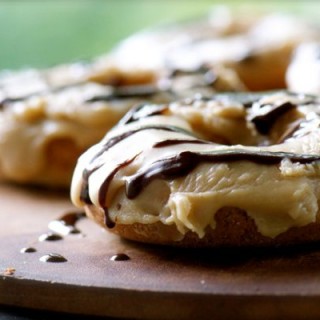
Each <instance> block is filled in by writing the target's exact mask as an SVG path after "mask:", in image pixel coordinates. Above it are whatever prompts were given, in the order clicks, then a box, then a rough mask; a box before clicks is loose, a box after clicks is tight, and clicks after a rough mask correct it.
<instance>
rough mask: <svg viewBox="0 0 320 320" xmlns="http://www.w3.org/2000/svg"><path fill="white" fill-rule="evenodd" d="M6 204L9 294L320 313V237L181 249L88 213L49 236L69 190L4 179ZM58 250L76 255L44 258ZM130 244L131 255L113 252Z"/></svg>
mask: <svg viewBox="0 0 320 320" xmlns="http://www.w3.org/2000/svg"><path fill="white" fill-rule="evenodd" d="M0 209H1V211H0V304H5V305H12V306H21V307H29V308H35V309H43V310H50V311H62V312H70V313H79V314H87V315H103V316H110V317H123V318H136V319H161V318H163V319H200V318H201V319H203V318H209V319H213V318H215V319H216V318H217V319H290V318H292V319H308V318H309V319H311V318H314V319H319V318H320V245H319V244H314V245H312V246H304V247H299V248H287V249H273V250H264V249H260V250H239V249H238V250H182V249H173V248H166V247H156V246H147V245H141V244H136V243H132V242H127V241H123V240H121V239H120V238H118V237H117V236H114V235H111V234H109V233H107V232H105V231H103V230H102V229H101V228H100V227H98V226H97V225H95V224H94V223H93V222H91V221H89V220H88V219H86V218H83V219H81V220H79V221H78V223H77V225H76V226H77V228H78V229H79V230H80V233H77V234H68V235H65V236H64V237H62V239H60V240H56V241H39V237H40V236H41V235H43V234H47V233H48V223H49V222H50V221H53V220H55V219H57V218H59V217H61V216H62V215H64V214H65V213H67V212H71V211H74V209H75V208H73V206H72V205H71V203H70V202H69V198H68V194H63V193H50V192H48V191H42V190H37V189H32V190H26V189H24V188H19V187H16V186H9V185H0ZM26 247H33V248H34V249H36V251H35V252H31V253H21V252H20V250H21V249H22V248H26ZM50 253H57V254H60V255H62V256H63V257H64V258H65V259H66V260H67V261H65V262H60V263H58V262H56V263H54V262H43V261H41V258H42V259H43V257H44V256H46V255H47V254H50ZM120 253H121V254H126V255H127V256H128V257H130V259H129V260H126V261H113V260H112V259H111V258H112V257H113V256H114V255H116V254H120Z"/></svg>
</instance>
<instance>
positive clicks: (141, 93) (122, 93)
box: [85, 85, 161, 103]
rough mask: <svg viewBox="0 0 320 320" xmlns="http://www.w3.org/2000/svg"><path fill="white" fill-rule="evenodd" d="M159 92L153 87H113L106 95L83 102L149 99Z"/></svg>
mask: <svg viewBox="0 0 320 320" xmlns="http://www.w3.org/2000/svg"><path fill="white" fill-rule="evenodd" d="M160 92H161V90H160V89H159V88H158V87H156V86H154V85H131V86H119V87H113V88H112V90H111V91H110V93H108V94H105V95H97V96H94V97H92V98H90V99H87V100H86V101H85V102H88V103H91V102H98V101H111V100H113V99H117V98H139V97H150V96H153V95H155V94H157V93H160Z"/></svg>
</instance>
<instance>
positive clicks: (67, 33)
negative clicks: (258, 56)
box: [0, 0, 320, 69]
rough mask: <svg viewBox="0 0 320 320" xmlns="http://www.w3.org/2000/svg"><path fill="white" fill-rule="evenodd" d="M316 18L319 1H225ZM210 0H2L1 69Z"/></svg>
mask: <svg viewBox="0 0 320 320" xmlns="http://www.w3.org/2000/svg"><path fill="white" fill-rule="evenodd" d="M223 3H227V4H229V5H230V6H231V7H232V8H235V9H236V8H238V7H250V8H251V7H255V8H257V9H258V10H281V11H293V12H294V13H298V14H302V15H305V16H307V17H310V18H311V19H319V17H320V4H319V2H318V1H316V0H315V1H297V0H296V1H293V0H292V1H289V0H287V1H265V2H264V1H258V0H257V1H251V2H250V1H224V2H223ZM219 4H221V2H219V1H209V0H195V1H192V0H87V1H85V0H65V1H63V0H51V1H50V0H31V1H29V0H20V1H18V0H11V1H1V0H0V69H17V68H22V67H28V66H31V67H46V66H51V65H54V64H57V63H64V62H70V61H75V60H78V59H90V58H92V57H95V56H97V55H100V54H103V53H105V52H107V51H108V50H109V49H110V48H111V47H112V46H113V45H114V44H116V43H117V42H118V41H119V40H121V39H123V38H124V37H126V36H128V35H130V34H132V33H133V32H136V31H138V30H141V29H143V28H145V27H149V26H153V25H158V24H162V23H168V22H173V21H175V20H177V19H178V20H183V19H189V18H192V17H196V16H199V15H201V14H204V13H205V12H207V11H208V10H210V8H212V7H213V6H214V5H219Z"/></svg>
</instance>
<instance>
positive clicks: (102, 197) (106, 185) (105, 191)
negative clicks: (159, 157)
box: [98, 154, 139, 229]
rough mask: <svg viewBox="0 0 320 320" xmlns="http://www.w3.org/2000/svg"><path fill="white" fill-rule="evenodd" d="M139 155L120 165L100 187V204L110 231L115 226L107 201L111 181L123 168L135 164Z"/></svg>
mask: <svg viewBox="0 0 320 320" xmlns="http://www.w3.org/2000/svg"><path fill="white" fill-rule="evenodd" d="M138 155H139V154H137V155H135V156H134V157H133V158H132V159H128V160H126V161H124V162H122V163H120V164H119V165H118V166H117V167H116V168H115V169H114V170H112V172H111V173H110V174H109V175H108V177H107V178H106V179H105V181H104V182H103V184H102V185H101V187H100V190H99V196H98V199H99V204H100V206H101V207H102V208H103V210H104V217H105V221H104V223H105V225H106V226H107V227H108V228H110V229H111V228H113V227H114V226H115V222H114V221H112V220H111V218H110V215H109V210H108V206H106V199H107V194H108V190H109V187H110V184H111V181H112V179H113V178H114V176H115V175H116V174H117V172H118V171H120V170H121V169H122V168H123V167H125V166H127V165H129V164H130V163H131V162H133V161H134V159H135V158H136V157H137V156H138Z"/></svg>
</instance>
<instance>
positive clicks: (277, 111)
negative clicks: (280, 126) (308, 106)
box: [250, 101, 297, 134]
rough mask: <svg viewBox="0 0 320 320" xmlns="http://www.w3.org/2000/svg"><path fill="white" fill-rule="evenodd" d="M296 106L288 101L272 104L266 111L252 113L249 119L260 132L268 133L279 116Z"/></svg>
mask: <svg viewBox="0 0 320 320" xmlns="http://www.w3.org/2000/svg"><path fill="white" fill-rule="evenodd" d="M296 107H297V106H296V105H295V104H293V103H291V102H289V101H288V102H285V103H282V104H280V105H273V106H271V109H270V110H269V111H268V112H267V113H265V114H258V115H254V116H253V117H252V118H251V119H250V120H251V122H252V123H253V124H254V125H255V126H256V128H257V130H258V131H259V132H260V133H261V134H268V133H269V131H270V130H271V127H272V126H273V124H274V123H275V121H276V120H277V119H278V118H279V117H281V116H282V115H284V114H285V113H287V112H288V111H290V110H292V109H294V108H296Z"/></svg>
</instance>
